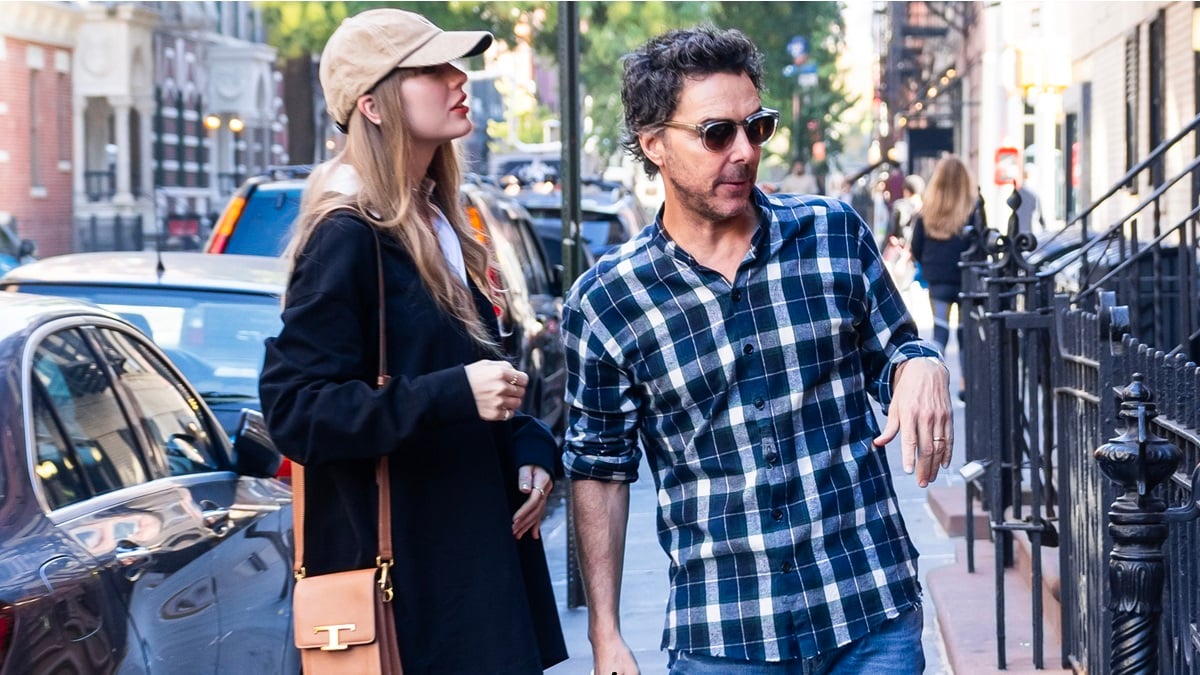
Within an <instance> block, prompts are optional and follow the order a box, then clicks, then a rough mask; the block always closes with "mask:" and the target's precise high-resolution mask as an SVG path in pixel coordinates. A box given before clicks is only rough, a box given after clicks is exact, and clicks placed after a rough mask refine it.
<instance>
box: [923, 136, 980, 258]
mask: <svg viewBox="0 0 1200 675" xmlns="http://www.w3.org/2000/svg"><path fill="white" fill-rule="evenodd" d="M975 196H976V195H975V182H974V181H973V180H972V179H971V172H970V171H968V170H967V165H966V164H963V162H962V160H961V159H959V158H958V157H956V156H954V155H946V156H945V157H943V158H942V159H941V161H939V162H938V164H937V167H936V168H934V170H933V177H932V178H930V179H929V185H928V186H927V187H926V188H925V194H924V195H923V197H922V204H921V218H922V220H924V221H925V233H926V234H927V235H929V237H930V238H931V239H950V238H951V237H953V236H955V235H957V234H959V233H961V232H962V231H963V228H964V227H965V226H966V224H967V221H968V220H969V219H970V218H971V212H972V211H973V210H974V209H975Z"/></svg>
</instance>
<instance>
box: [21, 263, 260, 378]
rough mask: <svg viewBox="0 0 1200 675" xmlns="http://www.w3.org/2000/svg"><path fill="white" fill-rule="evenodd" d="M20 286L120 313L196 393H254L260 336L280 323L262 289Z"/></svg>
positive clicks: (61, 285) (24, 288)
mask: <svg viewBox="0 0 1200 675" xmlns="http://www.w3.org/2000/svg"><path fill="white" fill-rule="evenodd" d="M21 290H22V292H26V293H40V294H45V295H58V296H65V297H70V298H80V299H83V300H87V301H88V302H92V303H94V304H97V305H100V306H101V307H104V308H105V309H107V310H109V311H112V312H116V313H117V314H120V315H121V316H122V317H124V318H125V319H126V320H127V321H129V322H130V323H132V324H134V325H135V326H137V327H138V328H139V329H140V330H141V331H142V332H143V333H145V334H146V335H147V336H148V337H149V338H150V339H151V340H153V341H154V343H155V344H157V345H158V346H159V348H161V349H162V350H163V351H164V352H166V354H167V356H168V357H169V358H170V359H171V361H172V362H173V363H174V364H175V366H176V367H178V368H179V370H180V371H182V372H183V375H184V377H186V378H187V379H188V381H189V382H191V383H192V384H193V385H194V386H195V387H196V388H197V389H198V390H199V391H200V392H201V393H202V394H206V393H212V394H224V395H237V396H246V397H252V398H258V371H259V368H261V367H262V362H263V352H264V351H265V349H266V348H265V345H264V341H265V340H266V339H267V338H269V337H273V336H275V335H278V334H279V330H280V328H281V327H282V326H283V321H282V319H281V318H280V312H279V299H278V298H276V297H274V296H271V295H266V294H252V293H232V292H221V291H201V290H190V289H171V288H152V287H138V286H129V287H108V286H84V285H74V284H27V285H25V286H22V287H21Z"/></svg>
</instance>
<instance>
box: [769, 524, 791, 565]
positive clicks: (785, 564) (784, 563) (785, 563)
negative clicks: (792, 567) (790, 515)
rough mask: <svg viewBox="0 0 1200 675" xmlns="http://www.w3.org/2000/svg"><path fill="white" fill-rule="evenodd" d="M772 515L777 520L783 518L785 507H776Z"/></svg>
mask: <svg viewBox="0 0 1200 675" xmlns="http://www.w3.org/2000/svg"><path fill="white" fill-rule="evenodd" d="M771 517H772V518H774V519H775V520H783V509H775V510H774V511H772V512H771ZM784 564H785V565H786V564H787V563H784ZM784 571H785V572H786V571H787V570H784Z"/></svg>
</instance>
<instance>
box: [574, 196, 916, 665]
mask: <svg viewBox="0 0 1200 675" xmlns="http://www.w3.org/2000/svg"><path fill="white" fill-rule="evenodd" d="M753 198H754V200H755V203H756V205H757V207H758V210H759V213H760V217H759V225H758V231H757V233H756V234H755V235H754V238H753V241H752V243H751V247H750V251H749V252H748V253H747V254H746V258H745V260H744V261H743V262H742V263H741V265H740V267H739V268H738V271H737V275H736V279H735V281H734V283H732V284H730V283H729V282H728V281H726V280H725V278H724V277H722V276H721V275H720V274H719V273H717V272H715V271H712V270H709V269H707V268H704V267H702V266H701V265H699V264H698V263H697V262H696V261H695V259H693V258H692V257H691V256H690V255H688V254H687V253H686V252H685V251H684V250H683V249H681V248H680V247H679V246H678V245H677V244H675V243H674V242H673V241H672V240H671V239H670V238H669V237H668V236H667V235H666V234H665V232H664V230H663V229H662V224H661V215H660V217H659V221H658V222H656V223H655V224H654V225H651V226H650V227H648V228H646V229H645V230H644V231H643V232H642V233H641V234H640V235H638V237H637V238H635V239H634V240H632V241H630V242H628V243H626V244H625V245H624V246H623V247H621V248H620V250H619V251H618V252H617V253H616V254H610V255H608V256H605V257H604V258H602V259H601V260H600V262H599V263H598V264H597V265H596V266H595V267H593V268H591V269H589V270H588V271H587V272H586V273H585V274H584V275H583V276H582V277H581V278H580V279H579V281H578V282H577V283H576V284H575V286H574V287H573V288H572V289H571V293H570V294H569V298H568V299H567V303H566V308H565V310H564V313H563V326H564V332H565V334H566V342H567V373H568V375H567V377H568V380H567V403H568V406H569V409H570V428H569V430H568V432H567V444H566V450H565V452H564V455H563V458H564V462H565V465H566V468H567V471H568V473H569V475H570V476H571V477H572V478H576V479H579V478H591V479H597V480H606V481H623V482H632V481H634V480H636V479H637V465H638V462H639V459H640V457H641V449H643V448H644V450H645V452H646V455H647V458H648V460H649V463H650V468H651V470H652V471H653V472H654V480H655V484H656V486H657V488H658V503H659V509H658V535H659V541H660V542H661V543H662V546H663V549H664V550H665V551H666V552H667V554H668V555H669V556H670V559H671V565H670V580H671V593H670V598H669V603H668V610H667V621H666V626H665V629H664V635H663V647H664V648H667V649H672V650H683V651H690V652H698V653H706V654H710V655H713V656H720V657H727V658H734V659H745V660H755V661H779V660H787V659H796V658H809V657H812V656H814V655H816V654H818V653H820V652H826V651H828V650H832V649H834V648H836V647H838V646H841V645H845V644H847V643H849V642H851V641H853V640H856V639H858V638H860V637H862V636H863V635H865V634H866V633H867V632H869V631H870V630H872V629H873V628H875V627H876V626H878V625H879V624H880V623H882V622H883V621H885V620H886V619H888V618H893V617H896V616H898V615H899V614H900V612H901V611H903V610H905V609H907V608H909V607H912V606H914V605H915V604H917V603H918V602H919V596H920V587H919V582H918V579H917V564H916V559H917V552H916V549H914V548H913V546H912V544H911V542H910V541H909V538H908V533H907V531H906V529H905V527H904V522H903V520H902V519H901V517H900V513H899V508H898V505H897V503H896V497H895V491H894V488H893V486H892V481H891V475H890V472H889V470H888V465H887V458H886V455H885V453H884V452H883V451H881V450H878V449H876V448H875V447H873V445H872V443H871V441H872V439H873V438H874V437H875V436H877V435H878V433H879V426H878V423H877V422H876V420H875V417H874V415H873V413H872V411H871V405H870V402H869V401H868V398H867V396H868V394H870V395H872V396H874V397H875V398H877V399H878V400H879V401H880V403H881V404H882V405H883V406H885V410H886V406H887V405H888V404H889V403H890V401H891V397H892V392H891V380H892V374H893V373H894V371H895V368H896V366H898V365H899V364H900V363H902V362H904V361H906V360H907V359H909V358H912V357H916V356H938V350H937V348H936V347H934V346H933V345H932V344H929V343H927V342H923V341H920V340H919V339H918V336H917V329H916V326H915V325H914V324H913V321H912V319H911V317H910V316H909V314H908V310H907V309H906V308H905V306H904V302H903V300H902V299H901V297H900V294H899V292H898V291H897V290H896V288H895V286H894V285H893V284H892V282H891V279H890V277H889V276H888V274H887V272H886V270H885V269H884V266H883V263H882V261H881V260H880V256H879V252H878V250H877V249H876V247H875V243H874V239H873V237H872V236H871V232H870V231H869V229H868V228H867V226H866V224H865V223H864V222H863V221H862V219H861V218H860V217H859V216H858V215H857V214H856V213H855V212H854V211H853V210H852V209H851V208H850V207H849V206H847V205H846V204H844V203H842V202H839V201H836V200H831V199H819V198H813V197H807V198H805V199H803V200H802V199H800V198H798V197H793V196H790V195H775V196H767V195H764V194H762V193H761V192H758V191H755V193H754V197H753ZM639 441H640V446H639Z"/></svg>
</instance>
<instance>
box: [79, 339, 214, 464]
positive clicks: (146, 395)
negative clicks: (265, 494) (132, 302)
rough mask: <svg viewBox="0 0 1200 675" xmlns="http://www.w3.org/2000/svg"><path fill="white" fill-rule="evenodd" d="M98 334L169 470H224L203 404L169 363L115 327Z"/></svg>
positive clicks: (100, 342)
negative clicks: (172, 372) (204, 413)
mask: <svg viewBox="0 0 1200 675" xmlns="http://www.w3.org/2000/svg"><path fill="white" fill-rule="evenodd" d="M97 338H98V341H99V344H100V348H101V350H102V351H103V352H104V354H105V356H106V357H107V358H108V361H109V363H111V364H112V367H113V371H114V372H115V373H116V375H117V379H118V380H120V381H121V382H122V384H124V385H125V389H126V390H127V391H128V392H129V393H130V395H131V396H132V397H133V398H134V401H135V403H136V406H137V408H136V410H134V411H133V414H134V415H135V416H137V417H138V419H139V422H140V423H141V426H142V429H143V430H144V431H145V432H146V436H147V437H148V438H149V439H150V442H151V443H152V444H154V446H155V447H156V449H157V450H158V452H159V453H161V456H165V457H166V458H167V466H168V468H169V470H170V472H171V475H172V476H180V475H184V474H189V473H201V472H205V471H217V470H220V468H221V466H220V464H219V462H218V461H217V460H216V459H215V453H216V452H217V450H216V448H215V447H214V442H213V438H212V435H211V433H210V430H209V428H208V426H207V425H206V424H205V423H204V420H203V418H202V417H201V416H200V413H199V409H200V406H199V404H198V403H197V402H196V400H195V399H194V398H193V397H192V396H191V395H190V394H188V391H187V388H186V387H185V386H184V385H183V383H182V382H180V381H179V380H178V379H177V378H176V377H175V376H174V375H172V374H171V371H170V368H168V367H167V365H166V364H165V363H163V362H162V360H161V359H159V358H158V357H157V356H155V355H154V354H153V353H152V352H151V351H150V350H148V349H146V347H145V346H144V345H142V344H139V343H138V342H136V341H135V340H131V339H130V338H128V337H127V336H125V335H122V334H121V333H119V332H117V331H114V330H109V329H101V330H99V331H97Z"/></svg>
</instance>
